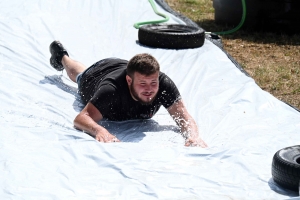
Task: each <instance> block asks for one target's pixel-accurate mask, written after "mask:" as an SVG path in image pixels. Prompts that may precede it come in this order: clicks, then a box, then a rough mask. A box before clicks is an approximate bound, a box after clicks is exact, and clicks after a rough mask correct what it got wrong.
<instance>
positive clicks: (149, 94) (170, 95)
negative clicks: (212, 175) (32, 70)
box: [50, 41, 207, 147]
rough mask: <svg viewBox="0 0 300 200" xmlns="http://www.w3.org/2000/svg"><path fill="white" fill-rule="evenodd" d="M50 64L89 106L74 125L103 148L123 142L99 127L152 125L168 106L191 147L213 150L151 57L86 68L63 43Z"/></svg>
mask: <svg viewBox="0 0 300 200" xmlns="http://www.w3.org/2000/svg"><path fill="white" fill-rule="evenodd" d="M50 53H51V58H50V64H51V66H52V67H54V68H55V69H56V70H58V71H62V70H63V69H65V70H66V72H67V74H68V76H69V78H70V79H71V80H72V81H74V82H76V83H77V84H78V90H79V94H80V96H81V98H82V101H83V103H84V104H85V107H84V109H83V110H82V111H81V112H80V113H79V114H78V115H77V116H76V118H75V120H74V125H75V127H76V128H78V129H80V130H83V131H85V132H87V133H88V134H90V135H91V136H93V137H95V139H96V140H98V141H99V142H120V141H119V140H118V138H116V137H115V136H114V135H112V134H111V133H109V132H108V131H107V130H106V129H105V128H104V127H102V126H100V125H99V124H98V123H97V122H98V121H100V120H102V119H103V118H106V119H108V120H113V121H124V120H133V119H150V118H151V117H152V116H153V115H154V114H155V113H156V112H157V111H158V110H159V108H160V106H161V105H163V106H164V107H165V108H166V109H167V110H168V112H169V114H170V115H171V116H172V118H173V119H174V121H175V122H176V124H177V125H178V126H179V128H180V130H181V133H182V135H183V136H184V137H185V139H186V140H185V145H186V146H200V147H207V145H206V143H205V142H204V141H203V140H202V139H201V138H200V136H199V131H198V127H197V124H196V122H195V120H194V119H193V118H192V116H191V115H190V114H189V113H188V111H187V109H186V107H185V106H184V104H183V101H182V99H181V96H180V93H179V91H178V89H177V87H176V85H175V84H174V82H173V81H172V80H171V79H170V78H169V77H168V76H167V75H166V74H164V73H162V72H160V66H159V64H158V62H157V60H156V59H155V58H154V57H153V56H151V55H149V54H138V55H135V56H134V57H133V58H131V59H130V60H129V61H126V60H122V59H119V58H106V59H103V60H100V61H98V62H96V63H95V64H93V65H92V66H91V67H89V68H86V67H85V66H84V65H83V64H81V63H80V62H77V61H75V60H73V59H71V58H70V57H69V54H68V52H67V51H66V49H65V48H64V47H63V45H62V44H61V43H60V42H59V41H54V42H52V43H51V44H50Z"/></svg>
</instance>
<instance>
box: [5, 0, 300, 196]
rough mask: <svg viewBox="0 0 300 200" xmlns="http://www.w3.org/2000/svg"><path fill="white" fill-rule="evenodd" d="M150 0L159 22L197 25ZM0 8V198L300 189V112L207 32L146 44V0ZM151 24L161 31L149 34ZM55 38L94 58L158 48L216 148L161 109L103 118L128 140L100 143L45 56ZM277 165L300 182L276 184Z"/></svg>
mask: <svg viewBox="0 0 300 200" xmlns="http://www.w3.org/2000/svg"><path fill="white" fill-rule="evenodd" d="M154 3H155V5H156V8H157V10H158V12H160V13H163V14H164V15H167V16H169V20H168V22H164V23H163V24H162V26H164V27H166V28H167V29H169V28H170V27H171V25H170V24H173V25H172V28H173V27H176V29H177V27H186V26H184V25H187V26H188V27H194V28H193V30H189V31H190V32H193V31H195V32H197V31H198V30H201V29H199V28H198V29H197V28H195V26H194V23H193V22H192V21H189V19H187V18H185V17H184V16H182V15H180V14H178V13H176V12H173V11H172V10H171V9H170V8H169V7H168V6H167V4H166V3H165V2H164V1H162V0H157V1H155V2H154ZM0 5H1V6H0V35H1V37H0V69H1V73H0V80H1V84H0V101H1V104H0V118H1V120H0V123H1V125H0V126H1V131H0V137H1V140H0V170H1V172H2V173H1V174H0V178H1V179H0V180H1V181H0V186H1V190H0V197H1V199H41V198H42V199H103V198H106V199H296V198H297V197H298V196H299V193H298V190H297V188H295V186H294V183H295V181H297V176H298V177H299V173H298V172H295V173H294V174H292V175H291V174H290V173H288V172H287V171H290V170H291V169H290V168H289V167H290V166H293V167H298V166H299V162H300V161H299V157H298V153H297V152H298V149H299V146H296V145H298V144H299V141H300V136H299V131H300V114H299V112H298V111H297V110H296V109H294V108H292V107H291V106H289V105H287V104H285V103H284V102H282V101H280V100H278V99H276V98H275V97H273V96H272V95H271V94H269V93H267V92H265V91H263V90H262V89H261V88H259V87H258V86H257V84H256V83H255V81H254V80H253V79H252V78H251V77H249V76H248V75H247V73H245V72H244V71H241V68H240V67H239V65H238V63H236V62H235V61H234V59H233V58H232V57H231V56H230V55H228V54H227V53H226V52H225V51H224V50H223V49H222V48H220V47H221V45H219V42H218V41H215V40H213V39H211V37H209V36H208V35H204V34H203V36H204V37H203V44H201V39H199V43H198V45H199V46H198V47H184V48H179V47H170V48H168V47H166V46H165V47H156V46H148V45H147V44H143V42H142V41H140V38H139V30H142V27H146V26H147V25H143V26H141V27H140V29H136V28H135V27H133V24H134V23H136V22H139V21H147V20H152V19H157V18H160V17H158V16H157V15H156V14H155V13H154V12H153V9H152V7H151V5H150V4H149V2H148V1H147V0H132V1H126V2H125V1H120V0H110V1H83V0H82V1H80V0H79V1H63V2H61V1H58V0H54V1H38V0H32V1H22V2H20V1H17V0H11V1H5V2H1V3H0ZM58 5H59V6H58ZM156 26H157V25H155V26H154V25H153V27H156ZM172 30H173V29H172ZM151 31H154V32H155V33H154V34H156V32H158V31H156V30H155V28H152V29H151V30H149V29H147V30H146V31H145V32H151ZM200 32H201V34H202V33H203V32H202V30H201V31H200ZM145 34H146V33H145ZM147 34H148V33H147ZM151 34H152V32H151ZM142 37H143V36H142ZM145 37H146V36H145ZM147 37H148V36H147ZM147 37H146V41H148V40H150V38H152V36H149V37H148V38H149V39H147ZM163 37H165V35H164V36H163ZM166 38H169V36H166ZM199 38H200V37H199ZM53 40H60V41H62V42H63V44H64V45H65V46H66V47H67V50H68V52H69V53H70V56H72V58H74V59H76V60H78V61H80V62H82V63H84V64H85V65H87V66H90V65H92V64H93V63H94V62H96V61H98V60H100V59H103V58H107V57H119V58H123V59H129V58H131V57H132V56H133V55H135V54H137V53H142V52H144V53H150V54H152V55H153V56H154V57H155V58H157V60H158V61H159V63H160V65H161V70H162V71H163V72H164V73H166V74H167V75H168V76H169V77H170V78H172V80H173V81H174V82H175V84H176V85H177V86H178V88H179V91H180V93H181V95H182V97H183V100H184V102H185V104H186V106H187V109H188V110H189V112H190V114H191V115H192V116H193V117H194V119H195V120H196V122H197V124H198V126H199V129H200V132H201V136H202V138H203V139H204V140H205V142H206V143H207V144H208V146H209V147H208V148H205V149H203V148H189V147H184V145H183V144H184V139H183V138H182V136H181V135H180V133H179V131H178V128H177V126H176V125H175V123H174V121H173V120H172V119H171V117H170V116H169V115H168V113H167V111H166V110H165V109H163V108H161V109H160V110H159V112H158V113H157V114H156V115H155V116H154V117H153V119H151V120H132V121H126V122H113V121H106V120H104V121H101V122H99V123H100V124H101V125H102V126H104V127H106V128H107V129H108V130H109V131H110V132H112V133H114V134H116V135H117V137H118V138H119V139H120V140H121V141H122V142H121V143H110V144H104V143H99V142H97V141H95V140H94V138H92V137H90V136H89V135H88V134H85V133H83V132H81V131H78V130H76V129H74V127H73V119H74V117H75V116H76V115H77V114H78V113H79V112H80V110H81V109H82V108H83V105H82V103H81V101H80V97H79V95H78V94H77V85H76V84H74V83H73V82H72V81H70V80H69V79H68V78H67V75H66V74H65V72H63V73H61V72H57V71H55V70H54V69H53V68H52V67H51V66H50V64H49V58H50V54H49V51H48V47H49V44H50V43H51V42H52V41H53ZM165 40H167V39H163V41H165ZM172 40H173V39H172ZM179 40H180V39H179ZM155 41H158V40H156V39H155V40H154V41H153V40H152V41H150V43H151V44H153V43H155ZM176 41H178V40H177V39H176ZM161 43H163V42H159V44H161ZM154 45H156V44H154ZM295 146H296V147H295ZM276 152H278V153H276ZM295 152H296V153H295ZM274 154H275V155H274ZM273 156H274V159H273ZM274 160H275V161H274ZM287 160H292V161H291V162H292V163H293V164H289V162H286V161H287ZM272 163H273V168H272ZM282 163H284V164H285V165H288V167H286V166H282ZM286 163H287V164H286ZM274 166H275V167H274ZM282 168H284V169H285V170H287V171H286V172H282V170H281V169H282ZM297 170H298V171H299V168H298V169H297ZM272 172H273V175H272ZM274 173H275V174H280V175H279V176H280V177H282V176H286V175H289V176H291V178H283V179H284V180H287V181H285V182H288V181H289V180H290V179H293V180H294V179H295V181H293V183H291V184H293V187H288V188H289V189H288V188H287V186H286V185H285V186H282V185H280V184H278V182H279V183H280V180H282V178H277V179H278V180H279V181H278V180H277V179H276V177H278V176H276V175H275V176H274ZM288 184H290V183H288ZM289 186H290V185H289Z"/></svg>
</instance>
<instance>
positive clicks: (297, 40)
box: [196, 19, 300, 46]
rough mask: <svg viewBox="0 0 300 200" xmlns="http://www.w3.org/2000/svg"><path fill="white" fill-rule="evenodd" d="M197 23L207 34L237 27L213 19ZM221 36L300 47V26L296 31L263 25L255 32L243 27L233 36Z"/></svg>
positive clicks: (229, 38)
mask: <svg viewBox="0 0 300 200" xmlns="http://www.w3.org/2000/svg"><path fill="white" fill-rule="evenodd" d="M196 23H197V24H198V25H199V26H200V27H201V28H203V29H204V30H205V31H206V32H223V31H228V30H232V29H234V28H235V26H230V25H222V24H216V23H215V21H214V20H211V19H204V20H201V21H196ZM221 36H222V37H223V38H225V39H228V40H234V39H242V40H245V41H249V42H253V43H266V44H268V43H273V44H276V45H292V46H300V26H297V27H296V26H295V29H292V28H290V27H289V28H286V27H285V26H283V25H282V26H281V28H280V26H279V25H276V26H275V25H273V26H271V25H264V24H261V25H260V26H259V27H257V28H255V30H254V29H249V28H245V27H244V28H243V27H242V28H241V29H240V30H238V31H236V32H234V33H232V34H228V35H221Z"/></svg>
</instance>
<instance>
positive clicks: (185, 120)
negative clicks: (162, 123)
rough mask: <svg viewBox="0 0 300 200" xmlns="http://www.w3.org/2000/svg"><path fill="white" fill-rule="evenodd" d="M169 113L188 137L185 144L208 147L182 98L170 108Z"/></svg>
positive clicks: (184, 135)
mask: <svg viewBox="0 0 300 200" xmlns="http://www.w3.org/2000/svg"><path fill="white" fill-rule="evenodd" d="M168 112H169V114H170V115H171V116H172V117H173V119H174V120H175V122H176V123H177V125H178V126H179V128H180V130H181V133H182V135H183V137H185V138H187V139H186V141H185V146H187V147H195V146H196V147H202V148H205V147H207V144H206V143H205V142H204V141H203V140H202V139H200V137H199V131H198V127H197V124H196V122H195V120H194V119H193V118H192V116H191V115H190V114H189V113H188V111H187V109H186V107H185V106H184V104H183V102H182V100H179V101H177V102H175V103H174V104H173V105H171V106H170V107H169V108H168Z"/></svg>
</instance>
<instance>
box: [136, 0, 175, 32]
mask: <svg viewBox="0 0 300 200" xmlns="http://www.w3.org/2000/svg"><path fill="white" fill-rule="evenodd" d="M149 2H150V4H151V6H152V8H153V10H154V12H155V13H156V14H157V15H159V16H162V17H163V18H164V19H162V20H154V21H145V22H137V23H135V24H134V25H133V26H134V27H135V28H136V29H139V28H140V26H141V25H145V24H158V23H163V22H166V21H168V20H169V19H170V18H169V16H167V15H165V14H162V13H160V12H158V11H157V9H156V6H155V4H154V2H153V0H149Z"/></svg>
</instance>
